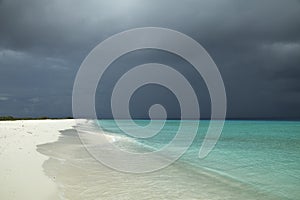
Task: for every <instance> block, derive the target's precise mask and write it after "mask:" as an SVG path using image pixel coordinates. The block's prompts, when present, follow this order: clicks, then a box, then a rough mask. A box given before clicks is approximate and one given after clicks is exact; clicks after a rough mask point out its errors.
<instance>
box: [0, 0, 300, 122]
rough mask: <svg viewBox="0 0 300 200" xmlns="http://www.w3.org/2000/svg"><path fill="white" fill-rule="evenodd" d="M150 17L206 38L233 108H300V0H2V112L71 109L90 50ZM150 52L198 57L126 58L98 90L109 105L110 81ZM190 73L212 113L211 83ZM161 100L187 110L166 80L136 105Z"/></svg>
mask: <svg viewBox="0 0 300 200" xmlns="http://www.w3.org/2000/svg"><path fill="white" fill-rule="evenodd" d="M146 26H156V27H165V28H171V29H174V30H177V31H180V32H182V33H185V34H187V35H188V36H190V37H192V38H194V39H195V40H197V41H198V42H199V43H200V44H202V45H203V46H204V48H205V49H206V50H207V51H208V53H209V54H210V55H211V57H212V58H213V59H214V61H215V63H216V64H217V66H218V68H219V70H220V72H221V74H222V77H223V80H224V84H225V87H226V92H227V98H228V112H227V116H228V117H231V118H262V117H263V118H290V119H292V118H300V1H299V0H251V1H240V0H204V1H201V0H184V1H183V0H182V1H179V0H177V1H176V0H164V1H162V0H147V1H146V0H107V1H103V0H91V1H88V0H87V1H82V0H51V1H50V0H0V116H2V115H12V116H18V117H24V116H31V117H38V116H50V117H64V116H71V115H72V108H71V104H72V87H73V82H74V79H75V76H76V72H77V70H78V69H79V66H80V64H81V62H82V61H83V59H84V58H85V57H86V56H87V54H88V53H89V52H90V51H91V50H92V49H93V48H94V47H95V46H96V45H97V44H98V43H100V42H101V41H103V40H105V39H106V38H108V37H109V36H111V35H113V34H116V33H118V32H121V31H124V30H127V29H131V28H136V27H146ZM147 62H161V63H163V64H169V65H173V66H174V67H175V68H176V69H178V70H179V71H180V70H182V69H187V67H186V66H187V65H188V64H187V63H185V62H184V61H183V60H180V59H178V58H176V56H174V55H171V54H167V53H165V52H159V51H147V50H145V51H141V52H135V53H131V54H128V55H127V57H126V56H124V57H122V58H120V59H118V60H117V61H116V62H115V63H114V66H111V73H107V75H108V78H106V79H105V80H106V81H107V82H105V80H103V81H104V83H103V85H104V89H103V88H102V89H99V91H98V93H97V98H96V100H97V110H98V111H99V113H100V115H102V116H104V117H105V116H110V110H109V101H108V99H109V88H111V87H112V84H113V82H114V80H115V79H117V77H118V76H119V75H120V73H121V72H120V71H118V69H120V66H123V69H129V68H130V67H132V66H133V65H137V64H142V63H147ZM183 66H185V67H183ZM121 71H122V70H121ZM183 73H186V75H187V76H191V77H190V78H191V82H193V83H195V84H196V85H199V87H198V88H196V92H197V95H198V97H199V100H200V104H201V105H200V107H201V109H202V110H201V112H202V111H203V113H204V114H203V116H205V117H206V116H208V115H209V110H210V109H209V106H210V104H209V96H208V94H207V90H206V88H205V84H204V83H202V82H201V80H195V77H193V76H192V75H193V72H192V71H191V70H189V69H187V70H186V71H185V72H183ZM147 89H148V93H147V92H146V90H147ZM149 91H150V92H149ZM143 93H145V94H143ZM154 94H156V95H154ZM172 99H173V100H172ZM159 102H161V103H163V104H166V106H167V107H168V109H167V110H168V111H169V112H170V113H171V114H170V115H169V116H170V117H176V116H177V115H178V109H177V108H176V106H177V105H178V102H177V101H176V100H175V99H174V96H172V94H170V93H169V92H168V91H166V90H165V89H163V88H159V87H156V86H149V88H147V87H144V88H141V89H140V91H139V92H137V93H136V94H135V95H134V98H133V99H132V105H131V109H132V113H133V115H134V116H136V117H145V116H146V113H147V112H146V110H147V107H148V106H149V104H153V103H159ZM99 113H98V114H99Z"/></svg>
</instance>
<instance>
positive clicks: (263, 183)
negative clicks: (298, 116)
mask: <svg viewBox="0 0 300 200" xmlns="http://www.w3.org/2000/svg"><path fill="white" fill-rule="evenodd" d="M122 123H124V124H125V125H126V121H122ZM136 123H137V124H139V125H141V126H145V125H147V124H148V123H149V121H147V120H137V121H136ZM179 123H180V121H176V120H168V121H167V122H166V124H165V126H164V128H163V129H162V130H161V131H160V132H159V133H158V134H157V135H156V136H154V137H152V138H148V139H137V138H133V137H130V136H128V135H126V134H124V133H123V132H122V131H121V130H120V129H119V128H118V126H116V123H115V122H114V121H113V120H101V121H98V124H99V125H100V126H101V127H102V128H103V129H104V130H105V134H108V135H110V136H112V137H118V138H122V139H118V141H117V145H119V146H120V147H122V148H123V149H124V148H125V149H126V148H130V149H132V148H135V147H136V150H137V151H139V150H143V148H145V149H152V150H158V149H160V148H162V147H163V146H165V145H166V144H168V143H169V142H170V140H172V138H173V137H174V134H176V131H177V129H178V125H179ZM208 124H209V121H206V120H201V121H200V126H199V129H198V133H197V136H196V138H195V140H194V142H193V144H192V145H191V146H190V148H189V149H188V150H187V152H186V153H185V154H184V155H183V156H182V157H181V158H180V159H179V160H177V161H176V162H175V163H173V164H172V165H171V166H169V167H167V168H165V169H162V170H158V171H157V172H152V173H148V174H138V175H136V174H127V173H122V172H117V171H115V170H112V169H109V168H108V167H106V166H103V165H101V164H99V162H96V161H95V160H93V159H91V158H89V159H87V155H88V154H87V153H86V151H82V148H81V147H80V145H81V143H80V140H79V139H78V136H77V135H76V133H75V132H74V131H73V132H72V130H67V131H64V132H62V136H61V138H60V140H59V141H58V142H56V143H52V144H45V145H41V146H39V148H38V150H39V151H40V152H41V153H43V154H46V155H48V156H50V157H51V156H52V158H51V159H50V160H48V161H47V162H46V163H45V164H44V168H45V171H46V173H47V174H48V175H49V176H50V177H51V176H55V177H57V178H56V181H57V182H58V183H59V185H60V186H61V190H62V194H64V195H65V196H68V195H69V196H68V197H69V198H71V197H72V198H73V199H76V198H75V197H78V196H76V195H75V194H76V192H75V189H74V188H77V189H76V191H78V195H80V198H85V199H89V198H90V199H97V198H98V199H208V200H209V199H295V200H296V199H300V122H297V121H233V120H232V121H231V120H228V121H226V122H225V126H224V129H223V132H222V135H221V137H220V139H219V140H218V142H217V144H216V146H215V148H214V149H213V150H212V152H211V153H210V154H209V155H208V156H207V157H205V158H204V159H200V158H199V157H198V153H199V148H200V146H201V144H202V142H203V138H204V136H205V133H206V130H207V127H208ZM129 128H130V127H129ZM133 128H134V127H133ZM95 133H97V130H96V129H95ZM99 134H100V133H99ZM80 148H81V150H80ZM62 160H63V161H62ZM70 163H71V164H70ZM100 166H101V167H100ZM86 169H89V170H86ZM73 171H75V175H74V176H73V177H72V178H70V176H71V175H68V176H67V177H66V173H68V172H70V173H71V172H73ZM71 174H72V173H71ZM68 193H69V194H68ZM71 193H72V194H74V196H72V195H71ZM70 195H71V196H70ZM80 198H78V199H80Z"/></svg>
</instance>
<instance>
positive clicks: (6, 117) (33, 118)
mask: <svg viewBox="0 0 300 200" xmlns="http://www.w3.org/2000/svg"><path fill="white" fill-rule="evenodd" d="M42 119H73V117H64V118H49V117H47V116H42V117H13V116H0V121H14V120H42Z"/></svg>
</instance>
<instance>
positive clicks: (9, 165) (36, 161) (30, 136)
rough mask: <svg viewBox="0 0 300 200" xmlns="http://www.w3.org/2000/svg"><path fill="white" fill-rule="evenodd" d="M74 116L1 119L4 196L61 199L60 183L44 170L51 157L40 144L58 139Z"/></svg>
mask: <svg viewBox="0 0 300 200" xmlns="http://www.w3.org/2000/svg"><path fill="white" fill-rule="evenodd" d="M74 124H75V122H74V120H28V121H27V120H25V121H21V120H20V121H1V122H0V185H1V187H0V199H3V200H4V199H5V200H11V199H31V200H41V199H58V196H57V192H56V190H57V187H56V185H55V183H54V182H53V180H51V179H50V178H49V177H48V176H46V174H45V173H44V171H43V167H42V165H43V163H44V161H45V160H47V159H48V157H47V156H45V155H42V154H40V153H38V152H37V151H36V148H37V145H39V144H44V143H48V142H53V141H56V140H57V139H58V137H59V135H60V132H59V130H62V129H68V128H71V127H72V126H73V125H74Z"/></svg>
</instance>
